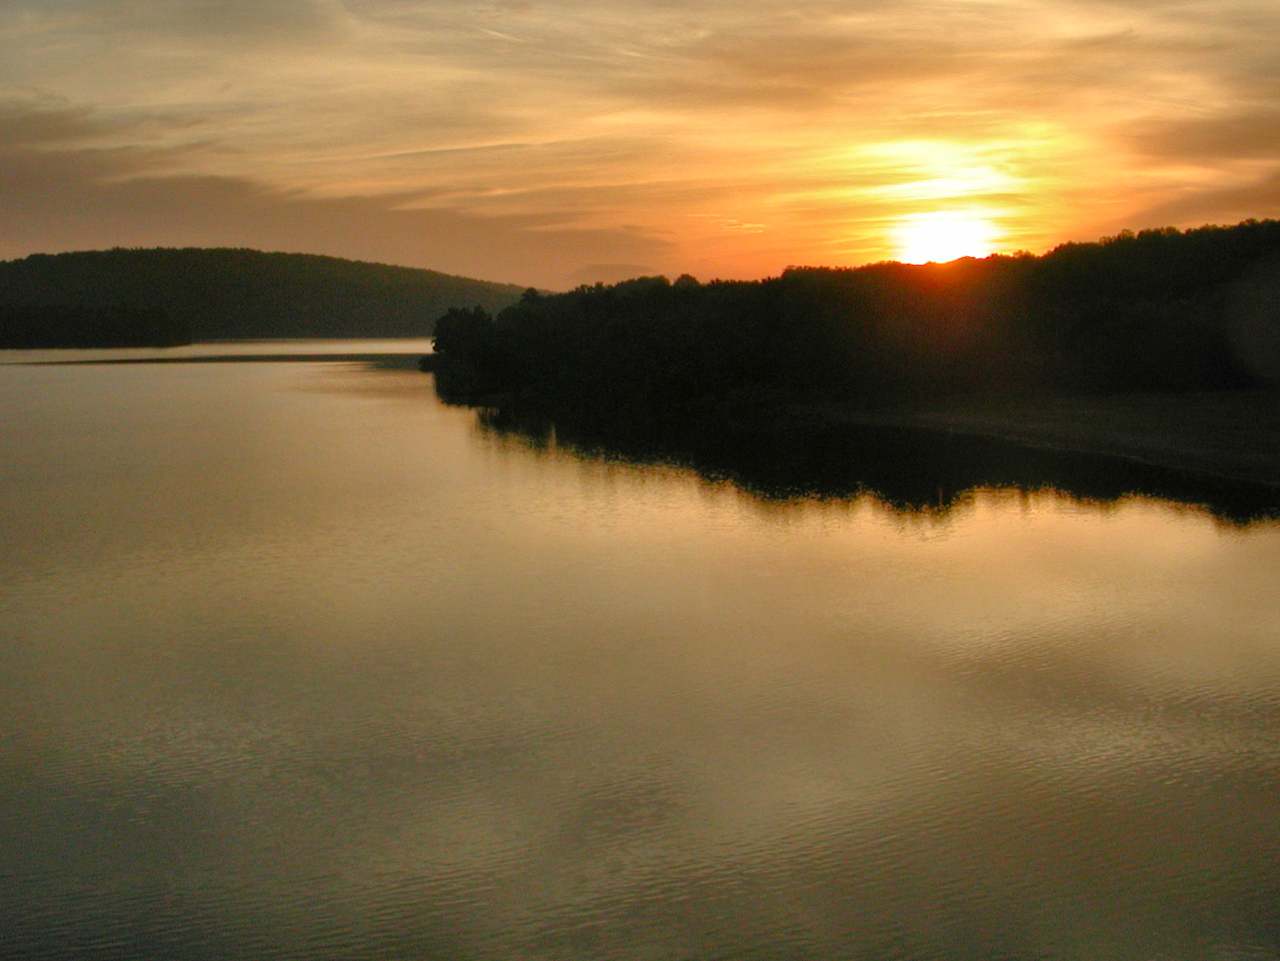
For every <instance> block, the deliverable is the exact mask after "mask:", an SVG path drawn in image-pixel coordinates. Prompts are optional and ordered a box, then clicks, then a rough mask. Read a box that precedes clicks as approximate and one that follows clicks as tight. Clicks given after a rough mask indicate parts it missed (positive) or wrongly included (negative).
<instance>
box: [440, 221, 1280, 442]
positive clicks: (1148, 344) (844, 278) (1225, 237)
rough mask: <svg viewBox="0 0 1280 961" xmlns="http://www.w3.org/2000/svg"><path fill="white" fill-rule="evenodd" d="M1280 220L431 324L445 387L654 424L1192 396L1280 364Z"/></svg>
mask: <svg viewBox="0 0 1280 961" xmlns="http://www.w3.org/2000/svg"><path fill="white" fill-rule="evenodd" d="M1278 281H1280V221H1274V220H1269V221H1254V220H1251V221H1246V222H1244V223H1241V224H1238V225H1236V226H1232V227H1203V228H1198V229H1193V230H1187V231H1179V230H1175V229H1173V228H1164V229H1158V230H1144V231H1141V232H1139V233H1130V232H1124V233H1121V234H1119V235H1117V236H1115V237H1110V238H1105V239H1103V240H1101V241H1099V242H1096V243H1068V244H1063V245H1061V246H1059V247H1056V248H1055V249H1053V250H1052V251H1050V252H1049V253H1047V254H1044V255H1042V256H1032V255H1030V254H1021V255H1013V256H1004V255H997V256H991V257H987V258H984V259H974V258H964V259H961V260H957V261H954V262H952V263H949V264H928V265H923V266H915V265H906V264H900V263H892V262H890V263H880V264H873V265H870V266H866V267H860V268H851V269H833V268H816V267H793V268H788V269H787V270H785V271H784V272H783V273H782V274H781V275H780V276H778V277H773V278H769V279H766V280H761V281H712V282H710V283H699V282H698V281H697V280H695V279H694V278H692V277H689V276H683V277H681V278H679V279H678V280H676V281H675V282H674V283H672V282H670V281H668V280H667V278H665V277H642V278H637V279H635V280H629V281H624V282H622V283H619V284H614V285H611V286H605V285H602V284H597V285H595V286H583V287H579V288H578V289H576V290H573V291H570V292H568V293H563V294H556V295H544V294H539V293H538V292H536V291H527V292H526V293H525V294H524V296H523V297H522V298H521V299H520V300H519V301H518V302H517V303H515V304H513V305H511V306H509V307H506V308H505V309H503V310H501V311H499V312H497V313H496V315H495V314H493V313H490V312H489V311H488V310H485V309H483V308H468V309H454V310H450V311H449V312H448V313H446V314H445V316H443V317H442V318H441V319H440V320H439V321H438V322H437V325H436V352H437V358H436V361H435V364H436V369H437V371H438V377H437V383H438V386H439V387H440V389H441V392H442V393H443V394H444V395H445V396H447V397H449V396H451V397H455V398H458V399H468V398H470V399H474V398H476V397H478V396H480V395H485V394H488V395H494V394H501V395H503V396H504V397H506V398H508V399H512V400H516V401H518V402H520V403H523V404H525V405H526V406H530V407H537V408H540V409H544V410H547V411H549V412H552V411H553V412H555V413H557V414H558V415H564V416H570V417H573V418H574V419H575V420H577V421H578V422H581V423H590V422H593V421H596V422H599V421H617V422H631V423H648V424H657V425H661V424H662V423H663V422H666V421H670V420H672V419H674V418H685V417H688V416H690V414H694V415H696V414H697V413H698V412H699V411H700V410H705V409H707V408H715V407H723V406H724V405H725V404H738V405H741V404H751V403H757V402H765V403H767V402H769V401H771V400H773V399H777V398H780V397H786V398H807V399H818V400H823V399H837V400H841V401H861V402H865V403H872V404H874V403H880V402H894V403H899V402H903V401H912V400H926V399H935V398H938V397H942V396H946V395H951V394H965V393H1008V392H1021V393H1025V392H1036V391H1130V390H1202V389H1216V388H1229V387H1245V386H1257V385H1260V384H1264V383H1268V382H1274V380H1275V379H1276V378H1277V376H1278V375H1280V315H1278V312H1280V282H1278Z"/></svg>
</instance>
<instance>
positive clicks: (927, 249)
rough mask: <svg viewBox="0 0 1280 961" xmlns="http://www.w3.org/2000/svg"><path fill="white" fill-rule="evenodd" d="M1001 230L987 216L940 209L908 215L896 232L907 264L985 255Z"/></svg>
mask: <svg viewBox="0 0 1280 961" xmlns="http://www.w3.org/2000/svg"><path fill="white" fill-rule="evenodd" d="M998 235H999V231H998V230H996V227H995V225H994V224H993V223H992V222H991V221H990V220H988V219H987V218H986V217H983V216H981V215H977V214H973V213H968V212H965V211H950V210H939V211H934V212H932V213H927V214H911V215H909V216H907V217H904V218H903V219H902V220H901V221H900V222H899V223H898V226H897V228H896V229H895V230H894V232H893V239H894V244H895V246H896V249H897V257H898V259H899V260H901V261H902V262H903V263H906V264H927V263H929V262H930V261H932V262H934V263H939V264H943V263H946V262H947V261H949V260H955V259H956V258H957V257H985V256H987V255H988V254H989V253H991V252H992V251H993V250H994V249H995V242H996V238H997V237H998Z"/></svg>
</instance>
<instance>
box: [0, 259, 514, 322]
mask: <svg viewBox="0 0 1280 961" xmlns="http://www.w3.org/2000/svg"><path fill="white" fill-rule="evenodd" d="M522 290H523V288H520V287H515V286H511V285H508V284H495V283H489V282H486V281H481V280H471V279H469V278H466V277H455V276H452V275H450V274H442V273H437V272H436V271H432V270H417V269H414V268H410V267H391V266H388V265H386V264H371V263H362V262H358V261H352V260H341V259H338V258H335V257H318V256H313V255H310V254H282V253H261V252H259V251H256V250H242V249H230V248H217V249H202V248H185V249H165V248H158V249H149V250H142V249H128V250H126V249H115V250H103V251H87V252H77V253H65V254H34V255H32V256H29V257H25V258H23V259H21V260H12V261H4V262H0V312H2V311H3V310H4V309H7V310H8V311H9V312H13V311H14V310H20V311H21V312H22V313H23V314H24V315H29V314H30V313H31V311H32V308H41V307H47V308H58V309H60V310H62V311H64V312H65V311H67V310H68V309H70V310H86V309H94V310H97V309H102V308H108V307H109V308H119V309H123V310H129V311H139V310H147V311H150V310H159V311H162V312H163V313H164V314H165V315H167V316H169V317H171V318H173V319H174V320H175V321H180V322H181V323H183V324H184V325H186V326H189V328H190V331H191V336H192V337H193V338H194V339H196V340H216V339H221V338H237V337H239V338H259V337H265V338H270V337H404V336H417V337H425V336H428V335H429V334H430V333H431V332H432V329H433V327H434V324H435V321H436V318H438V317H439V316H440V315H441V314H443V313H444V312H445V311H447V310H448V309H449V308H451V307H470V306H480V307H482V308H484V309H485V310H488V311H499V310H501V309H502V308H504V307H506V306H508V305H509V304H512V303H514V302H515V301H516V300H517V299H518V298H519V296H520V294H521V291H522Z"/></svg>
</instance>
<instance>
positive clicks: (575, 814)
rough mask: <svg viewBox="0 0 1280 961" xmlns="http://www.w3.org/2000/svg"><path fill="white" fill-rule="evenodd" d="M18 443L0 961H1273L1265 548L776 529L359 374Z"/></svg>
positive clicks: (21, 411)
mask: <svg viewBox="0 0 1280 961" xmlns="http://www.w3.org/2000/svg"><path fill="white" fill-rule="evenodd" d="M416 346H418V347H421V346H423V345H416ZM343 349H346V350H349V351H350V352H353V353H358V352H370V353H373V352H379V351H384V350H386V351H391V350H403V349H405V345H404V344H393V345H387V344H367V343H354V344H351V345H338V346H336V347H333V352H335V353H336V354H337V355H340V353H341V352H342V351H343ZM202 350H203V351H204V352H212V353H217V352H226V350H227V348H226V347H225V345H217V347H214V348H202V349H196V350H194V351H189V352H188V353H195V354H198V353H201V352H202ZM235 350H238V351H242V352H244V353H246V354H260V353H263V352H264V351H272V350H280V351H283V352H294V353H323V352H328V351H329V348H324V349H317V348H315V347H314V346H313V345H304V347H298V346H297V345H275V346H272V345H265V346H264V345H262V344H255V345H249V346H243V347H237V348H235ZM13 356H15V357H16V356H17V355H13ZM25 356H26V355H24V357H25ZM58 356H59V357H61V356H68V357H71V356H75V357H86V356H107V355H106V354H103V353H102V352H99V353H97V354H93V355H88V354H81V353H78V352H77V353H75V354H63V353H60V354H59V355H58ZM168 356H174V355H173V354H169V355H168ZM28 359H34V358H28ZM0 411H3V421H2V422H0V445H2V449H0V455H2V456H0V543H2V544H3V549H2V550H0V578H2V582H3V585H4V588H3V591H2V592H0V637H3V643H2V645H0V837H2V838H3V839H4V840H3V853H2V854H0V917H3V918H4V919H5V920H4V923H3V933H0V953H3V954H4V955H5V956H7V957H21V958H68V957H76V958H79V957H91V958H121V959H125V958H130V959H133V958H162V959H229V958H246V959H249V958H252V959H280V958H351V959H355V958H373V957H378V958H403V959H415V958H422V959H451V961H453V959H459V961H462V959H493V961H497V959H503V961H513V959H546V961H588V959H590V961H605V959H628V961H629V959H646V961H648V959H671V961H693V959H749V961H750V959H758V961H765V959H769V961H776V959H867V961H871V959H888V958H901V959H913V961H914V959H974V961H977V959H996V958H999V959H1018V961H1022V959H1028V961H1029V959H1079V961H1097V959H1133V961H1175V959H1176V961H1181V959H1187V961H1190V959H1197V961H1199V959H1221V961H1228V959H1231V961H1234V959H1256V961H1261V959H1271V961H1274V959H1277V958H1280V591H1277V571H1278V570H1280V524H1277V522H1276V521H1274V520H1265V519H1264V520H1257V521H1253V522H1247V521H1242V520H1240V519H1238V518H1235V519H1226V518H1222V517H1219V516H1216V515H1215V514H1214V513H1212V512H1210V511H1208V510H1205V509H1203V508H1199V507H1196V506H1191V505H1187V504H1180V503H1177V502H1174V501H1167V500H1160V499H1156V498H1151V497H1126V498H1120V499H1103V500H1099V499H1081V498H1079V497H1073V496H1070V495H1068V494H1065V493H1061V492H1057V491H1054V490H1051V489H1040V490H1020V489H1017V488H991V489H978V490H974V491H970V492H967V493H963V494H961V495H959V496H957V497H954V498H951V499H949V501H948V504H947V505H946V507H945V509H943V508H942V507H939V508H937V509H932V510H931V509H925V508H908V507H903V506H902V505H901V504H898V506H892V504H890V503H887V502H886V501H884V500H881V499H879V498H877V497H875V496H874V495H872V494H869V493H847V494H842V495H841V496H819V494H820V492H814V493H813V494H812V495H803V494H796V495H794V496H763V495H762V494H761V493H759V492H754V491H752V490H750V489H748V488H744V487H743V486H741V485H739V484H737V483H735V482H733V481H732V480H728V479H717V478H716V477H715V476H709V475H706V474H699V473H696V472H694V471H693V470H691V469H687V468H683V467H679V466H673V465H663V464H644V463H637V462H633V461H629V460H626V459H622V458H609V457H603V456H583V455H579V454H577V453H575V451H574V450H572V449H567V448H565V447H562V446H559V445H557V444H556V443H555V440H554V437H552V438H551V439H549V440H548V439H545V438H544V439H542V440H537V439H535V440H532V441H531V440H529V439H527V438H524V437H522V436H521V435H518V434H513V433H507V432H503V431H501V430H496V429H493V428H492V427H491V426H488V425H487V424H486V423H485V422H482V420H481V419H479V418H478V417H477V415H476V413H475V412H474V411H471V410H468V409H465V408H459V407H448V406H444V405H442V404H441V403H440V402H439V401H438V400H437V399H436V396H435V394H434V391H433V389H432V383H431V379H430V377H429V376H426V375H423V374H420V373H418V372H416V371H413V370H404V369H377V368H375V367H372V366H370V365H367V364H359V363H352V362H345V361H342V360H340V359H335V360H332V361H316V362H309V363H300V362H295V363H248V362H245V363H190V364H187V363H170V364H160V365H110V366H107V365H102V366H99V365H89V366H4V367H0Z"/></svg>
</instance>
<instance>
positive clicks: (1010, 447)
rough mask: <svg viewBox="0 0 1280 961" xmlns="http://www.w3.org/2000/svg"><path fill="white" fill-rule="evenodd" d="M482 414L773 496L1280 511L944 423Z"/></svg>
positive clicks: (1269, 499)
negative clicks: (1035, 497)
mask: <svg viewBox="0 0 1280 961" xmlns="http://www.w3.org/2000/svg"><path fill="white" fill-rule="evenodd" d="M477 420H478V423H479V424H480V425H481V426H482V427H483V428H484V429H487V430H491V431H493V432H495V433H498V434H502V435H506V436H510V437H513V438H520V439H522V440H523V441H524V443H526V444H527V445H528V447H529V448H530V449H531V450H534V451H538V450H546V449H548V448H552V449H561V448H563V449H565V450H567V451H569V452H571V453H574V454H577V455H579V456H583V457H594V458H602V459H606V460H619V461H623V462H627V461H630V462H634V463H637V464H646V463H648V464H652V463H665V464H671V465H678V466H684V467H688V468H690V469H692V470H694V471H696V472H697V473H698V474H699V475H701V476H702V477H703V478H704V479H707V480H709V481H717V480H729V481H732V482H733V483H735V484H737V485H738V486H740V487H742V488H743V489H745V490H747V491H750V492H751V493H753V494H756V495H757V496H759V497H762V498H765V499H769V500H791V499H796V498H835V499H847V498H854V497H859V496H869V497H872V498H874V499H876V500H877V501H879V502H880V503H881V504H883V505H884V506H885V507H887V508H891V509H893V510H897V511H900V512H902V513H903V514H912V513H928V514H944V513H946V512H948V511H950V510H953V509H955V508H956V507H957V506H962V505H964V504H965V503H967V501H968V500H969V498H970V496H971V495H972V494H973V493H974V492H975V491H981V490H986V489H994V488H999V489H1013V490H1019V491H1022V492H1024V493H1030V492H1034V491H1052V492H1054V493H1055V494H1057V495H1058V496H1061V497H1066V498H1070V499H1073V500H1077V501H1081V502H1085V503H1094V504H1097V505H1099V506H1100V507H1105V506H1106V505H1108V504H1113V503H1115V502H1117V501H1121V500H1124V499H1126V498H1134V497H1145V498H1150V499H1153V500H1163V501H1168V502H1170V503H1176V504H1181V505H1184V506H1188V507H1197V508H1202V509H1204V510H1206V511H1208V512H1209V513H1210V514H1212V515H1213V516H1214V517H1216V518H1218V519H1219V520H1221V521H1223V522H1226V523H1232V524H1240V525H1248V524H1251V523H1254V522H1256V521H1267V520H1271V521H1275V520H1277V519H1280V487H1277V486H1273V485H1267V484H1261V483H1254V482H1250V481H1243V480H1235V479H1233V478H1229V477H1217V476H1213V475H1208V474H1205V473H1203V472H1195V471H1184V470H1177V469H1171V468H1167V467H1162V466H1158V465H1153V464H1148V463H1143V462H1141V461H1138V460H1133V459H1127V458H1124V457H1119V456H1112V455H1104V454H1093V453H1080V452H1076V451H1069V450H1056V449H1052V448H1047V447H1034V446H1029V445H1026V444H1020V443H1016V442H1011V441H1006V440H1002V439H999V438H993V437H984V436H981V435H977V434H965V433H960V432H953V431H946V430H932V429H921V428H905V427H899V426H893V425H884V426H880V425H875V424H854V423H849V422H837V423H833V424H830V425H823V424H803V423H799V424H797V423H788V422H785V421H783V422H780V423H776V424H770V423H769V422H767V421H764V422H751V423H745V424H741V425H737V426H736V429H735V427H730V428H728V429H722V428H721V427H719V426H717V425H713V426H711V427H707V426H706V425H705V424H703V423H701V422H693V423H692V424H691V425H690V427H691V429H686V430H684V431H668V432H666V433H665V434H664V436H662V437H661V438H657V437H655V436H653V434H652V433H642V432H633V433H628V432H626V431H622V432H618V431H605V430H599V429H591V428H588V427H583V426H582V425H578V424H574V423H573V422H572V421H566V420H564V419H556V418H552V417H548V416H545V415H541V414H538V413H536V412H531V411H523V410H520V409H515V408H509V407H508V408H504V407H489V408H481V409H480V410H478V412H477Z"/></svg>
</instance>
